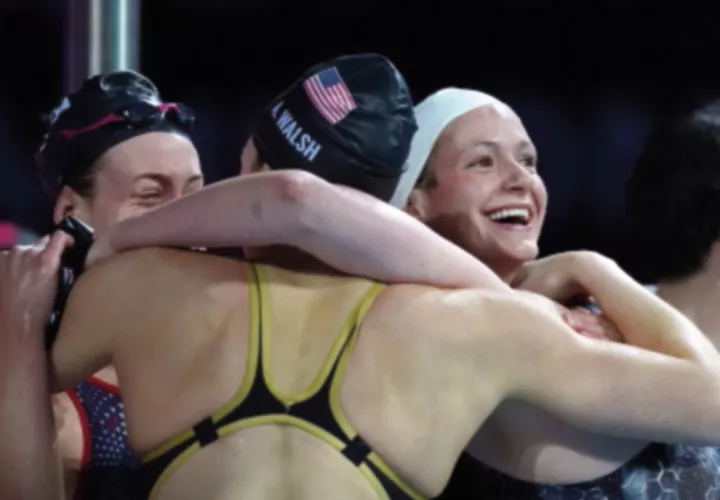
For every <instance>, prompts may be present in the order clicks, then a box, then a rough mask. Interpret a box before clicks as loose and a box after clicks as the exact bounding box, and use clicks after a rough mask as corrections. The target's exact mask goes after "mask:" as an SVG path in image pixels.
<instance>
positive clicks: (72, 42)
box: [65, 0, 140, 92]
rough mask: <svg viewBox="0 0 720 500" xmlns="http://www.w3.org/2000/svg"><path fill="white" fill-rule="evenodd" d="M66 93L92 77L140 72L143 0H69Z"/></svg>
mask: <svg viewBox="0 0 720 500" xmlns="http://www.w3.org/2000/svg"><path fill="white" fill-rule="evenodd" d="M66 16H67V17H66V19H67V21H66V27H67V31H66V47H67V49H66V58H67V61H68V64H67V66H66V78H65V91H66V92H72V91H73V90H77V89H78V88H79V87H80V85H81V84H82V81H83V80H84V79H86V78H88V77H90V76H93V75H97V74H98V73H105V72H108V71H117V70H123V69H138V66H139V59H140V1H139V0H68V1H67V13H66Z"/></svg>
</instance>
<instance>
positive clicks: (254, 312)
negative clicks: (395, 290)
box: [140, 263, 424, 500]
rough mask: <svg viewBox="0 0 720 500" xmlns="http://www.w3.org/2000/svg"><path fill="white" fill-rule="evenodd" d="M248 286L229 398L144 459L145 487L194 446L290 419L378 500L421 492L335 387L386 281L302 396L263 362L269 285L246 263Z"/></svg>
mask: <svg viewBox="0 0 720 500" xmlns="http://www.w3.org/2000/svg"><path fill="white" fill-rule="evenodd" d="M246 266H247V270H248V274H247V276H248V280H249V281H251V285H250V321H251V324H250V351H249V355H248V362H247V368H246V371H245V376H244V377H243V381H242V384H241V386H240V389H239V390H238V392H237V393H236V394H235V396H233V398H232V399H231V400H230V401H229V402H228V403H226V404H225V405H224V406H223V407H222V408H220V409H219V410H218V411H216V412H215V413H213V414H212V415H211V416H209V417H207V418H205V419H203V420H202V421H200V422H199V423H198V424H197V425H195V426H194V427H193V428H192V429H191V430H188V431H186V432H185V433H183V434H181V435H179V436H176V437H175V438H173V439H171V440H170V441H169V442H167V443H165V444H164V445H162V446H160V447H158V448H157V449H155V450H154V451H152V452H150V453H149V454H148V455H147V456H145V457H144V458H143V465H142V466H141V468H140V475H141V478H142V483H143V484H144V492H145V494H147V496H148V498H152V497H153V494H154V492H155V491H156V490H157V488H158V487H159V485H160V484H161V483H162V481H163V479H165V478H166V477H167V476H169V475H170V474H171V473H172V471H174V470H175V469H177V468H178V467H180V465H181V464H182V463H183V462H184V461H185V460H187V459H188V457H189V456H190V455H191V454H192V453H194V452H196V451H198V450H199V449H200V448H202V447H203V446H207V445H209V444H211V443H213V442H214V441H216V440H217V439H219V438H220V437H222V436H226V435H228V434H230V433H232V432H235V431H238V430H241V429H246V428H249V427H255V426H259V425H270V424H274V425H293V426H295V427H299V428H300V429H302V430H304V431H306V432H308V433H310V434H312V435H314V436H316V437H318V438H319V439H322V440H323V441H325V442H327V443H328V444H329V445H330V446H332V447H333V448H335V449H336V450H338V451H339V452H340V453H342V454H343V455H345V457H346V458H347V459H348V460H350V461H351V462H352V463H353V464H355V465H356V466H357V467H358V469H359V470H360V472H361V473H362V474H363V475H364V476H365V477H366V478H367V480H368V482H369V483H370V485H371V486H372V487H373V489H374V490H375V491H376V492H377V494H378V499H384V500H405V499H412V500H421V499H423V498H424V497H423V496H422V495H420V494H419V493H417V492H416V491H415V490H413V489H412V488H411V487H410V486H409V485H408V484H406V483H405V482H404V481H403V480H402V479H400V478H399V477H398V476H397V475H396V474H395V473H394V472H393V471H391V470H390V468H389V467H388V466H387V465H386V464H385V463H384V462H383V461H382V460H381V459H380V458H379V457H378V456H377V455H376V454H375V453H374V452H373V451H372V449H371V448H370V446H369V445H368V444H367V443H366V442H365V440H363V438H362V437H360V436H359V435H358V434H357V433H356V432H355V431H354V430H353V428H352V427H351V425H350V423H349V422H348V420H347V418H345V415H344V414H343V412H342V410H341V408H340V401H339V396H340V387H341V384H342V374H343V372H344V371H345V368H346V366H347V362H348V359H349V354H350V353H351V351H352V346H353V344H354V342H355V338H356V335H355V334H356V332H357V329H358V327H359V326H360V323H361V321H362V319H363V317H364V316H365V314H366V313H367V311H368V310H369V309H370V306H372V304H373V302H374V300H375V298H376V297H377V295H378V294H379V293H380V291H382V289H383V287H384V285H381V284H374V285H372V286H370V288H369V289H368V290H367V292H366V293H365V294H364V295H363V297H362V298H361V299H360V302H359V303H358V305H357V306H356V307H355V309H354V311H353V313H352V314H351V315H350V317H349V318H348V320H347V321H346V322H345V325H344V326H343V328H342V330H341V332H340V335H339V336H338V338H337V340H336V341H335V343H334V344H333V346H332V349H331V350H330V354H329V355H328V357H327V359H326V361H325V363H324V364H323V367H322V369H321V370H320V372H319V373H318V375H317V376H316V377H315V380H313V382H312V383H311V384H310V387H309V388H308V389H307V390H306V391H305V392H304V393H302V394H298V395H296V396H292V397H281V396H278V391H276V390H273V387H272V381H271V380H269V379H268V377H267V373H266V372H265V370H264V367H266V366H268V365H269V361H270V358H269V356H270V349H269V345H268V344H269V343H270V341H269V340H270V339H269V332H268V331H267V327H266V325H268V324H269V321H268V319H269V318H268V310H267V303H268V300H267V284H266V283H265V281H264V279H263V276H262V269H261V268H260V267H256V266H255V265H253V264H249V263H247V264H246Z"/></svg>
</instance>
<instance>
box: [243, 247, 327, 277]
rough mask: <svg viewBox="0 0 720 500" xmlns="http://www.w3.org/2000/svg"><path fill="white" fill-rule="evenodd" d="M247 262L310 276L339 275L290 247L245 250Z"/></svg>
mask: <svg viewBox="0 0 720 500" xmlns="http://www.w3.org/2000/svg"><path fill="white" fill-rule="evenodd" d="M245 257H246V258H247V260H250V261H253V262H258V263H261V264H269V265H272V266H277V267H283V268H285V269H288V270H291V271H297V272H302V273H308V274H328V275H338V274H341V273H340V272H339V271H337V270H335V269H333V268H331V267H330V266H328V265H326V264H325V263H324V262H322V261H320V260H318V259H316V258H315V257H313V256H311V255H309V254H306V253H304V252H301V251H300V250H297V249H295V248H292V247H288V246H281V245H276V246H270V247H263V248H252V249H250V248H248V249H245Z"/></svg>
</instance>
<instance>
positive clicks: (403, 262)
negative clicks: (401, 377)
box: [90, 170, 510, 291]
mask: <svg viewBox="0 0 720 500" xmlns="http://www.w3.org/2000/svg"><path fill="white" fill-rule="evenodd" d="M277 244H279V245H290V246H294V247H297V248H299V249H301V250H303V251H305V252H307V253H309V254H311V255H313V256H315V257H317V258H319V259H320V260H322V261H324V262H325V263H326V264H328V265H330V266H332V267H334V268H336V269H338V270H340V271H343V272H345V273H348V274H354V275H360V276H367V277H370V278H373V279H377V280H380V281H385V282H391V283H392V282H414V283H423V284H432V285H435V286H439V287H480V288H487V289H493V290H499V291H509V290H510V288H509V287H508V286H507V285H506V284H505V283H504V282H503V281H502V280H501V279H500V278H499V277H498V276H497V275H496V274H495V273H494V272H492V271H491V270H490V269H489V268H488V267H487V266H485V265H484V264H483V263H482V262H480V261H479V260H477V259H475V258H474V257H473V256H471V255H470V254H469V253H467V252H465V251H464V250H462V249H460V248H459V247H457V246H455V245H453V244H452V243H450V242H449V241H447V240H445V239H443V238H441V237H440V236H438V235H437V234H435V233H434V232H433V231H432V230H430V229H429V228H427V227H426V226H425V225H423V224H422V223H420V222H419V221H417V220H416V219H414V218H413V217H411V216H409V215H407V214H405V213H404V212H402V211H400V210H398V209H396V208H394V207H392V206H390V205H388V204H387V203H383V202H382V201H380V200H377V199H375V198H373V197H371V196H368V195H366V194H363V193H360V192H357V191H354V190H350V189H343V188H341V187H338V186H334V185H332V184H330V183H328V182H325V181H323V180H322V179H320V178H318V177H316V176H314V175H312V174H309V173H307V172H302V171H289V170H286V171H282V172H265V173H258V174H252V175H248V176H244V177H239V178H234V179H229V180H226V181H224V182H220V183H217V184H214V185H212V186H209V187H207V188H205V189H203V190H201V191H199V192H196V193H192V194H189V195H187V196H185V197H183V198H181V199H179V200H176V201H174V202H172V203H169V204H167V205H165V206H162V207H158V208H157V209H155V210H153V211H151V212H149V213H147V214H144V215H142V216H139V217H136V218H133V219H130V220H126V221H123V222H120V223H118V224H117V225H115V226H114V227H113V228H111V229H110V230H109V231H108V232H107V233H105V234H104V235H99V239H98V243H97V244H96V246H95V247H94V248H93V250H92V251H91V254H90V264H92V263H93V261H95V260H98V259H101V258H102V257H103V256H105V255H110V254H112V253H115V252H119V251H123V250H128V249H132V248H137V247H143V246H179V247H192V246H206V247H243V246H244V247H251V246H264V245H277Z"/></svg>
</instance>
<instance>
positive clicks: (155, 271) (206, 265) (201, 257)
mask: <svg viewBox="0 0 720 500" xmlns="http://www.w3.org/2000/svg"><path fill="white" fill-rule="evenodd" d="M218 267H223V268H228V267H230V268H242V263H241V262H240V261H234V260H231V259H226V258H223V257H218V256H214V255H210V254H206V253H202V252H195V251H190V250H178V249H172V248H161V247H148V248H140V249H137V250H131V251H128V252H123V253H120V254H118V255H115V256H113V257H111V258H109V259H107V260H105V261H103V262H101V263H99V264H98V265H97V266H95V267H93V268H92V269H90V270H88V271H87V272H86V273H84V274H83V275H82V276H81V278H80V280H78V286H80V287H89V288H93V284H108V283H113V284H115V285H119V284H125V285H130V286H131V285H133V284H135V283H137V282H142V283H145V284H150V283H152V282H153V281H156V280H161V281H165V280H167V279H168V278H170V277H172V276H177V275H179V274H182V275H184V276H185V277H186V278H188V277H190V276H192V275H193V274H197V273H199V272H207V271H208V270H213V269H216V268H218Z"/></svg>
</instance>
